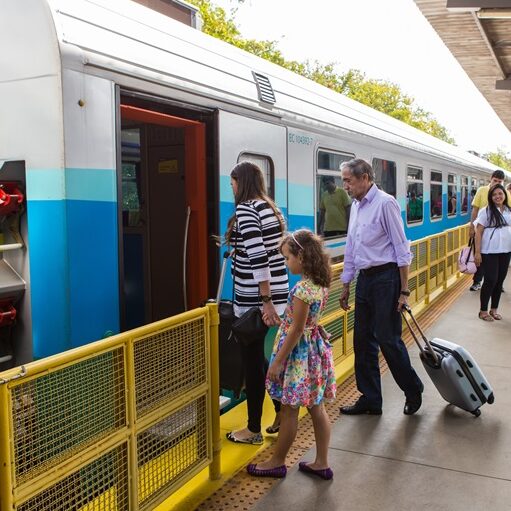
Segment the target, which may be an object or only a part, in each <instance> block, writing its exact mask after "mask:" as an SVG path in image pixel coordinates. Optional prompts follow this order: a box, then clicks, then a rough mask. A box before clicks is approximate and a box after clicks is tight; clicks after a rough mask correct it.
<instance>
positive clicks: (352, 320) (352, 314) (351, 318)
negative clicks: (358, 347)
mask: <svg viewBox="0 0 511 511" xmlns="http://www.w3.org/2000/svg"><path fill="white" fill-rule="evenodd" d="M354 325H355V311H354V310H350V311H348V332H349V331H350V330H353V326H354Z"/></svg>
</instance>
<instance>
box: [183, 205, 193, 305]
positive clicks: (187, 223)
mask: <svg viewBox="0 0 511 511" xmlns="http://www.w3.org/2000/svg"><path fill="white" fill-rule="evenodd" d="M191 214H192V208H190V206H188V207H187V208H186V221H185V235H184V240H183V302H184V310H187V302H188V296H187V293H186V270H187V258H188V230H189V227H190V215H191Z"/></svg>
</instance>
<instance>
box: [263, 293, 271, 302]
mask: <svg viewBox="0 0 511 511" xmlns="http://www.w3.org/2000/svg"><path fill="white" fill-rule="evenodd" d="M261 301H262V302H263V303H268V302H271V295H261Z"/></svg>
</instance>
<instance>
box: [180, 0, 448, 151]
mask: <svg viewBox="0 0 511 511" xmlns="http://www.w3.org/2000/svg"><path fill="white" fill-rule="evenodd" d="M189 1H190V3H192V4H194V5H195V6H196V7H198V8H199V10H200V13H201V16H202V19H203V27H202V30H203V31H204V32H205V33H206V34H209V35H212V36H213V37H216V38H218V39H221V40H223V41H225V42H228V43H230V44H233V45H234V46H237V47H238V48H241V49H242V50H245V51H248V52H250V53H253V54H254V55H257V56H258V57H262V58H264V59H266V60H269V61H271V62H273V63H274V64H278V65H279V66H282V67H284V68H286V69H289V70H290V71H293V72H294V73H297V74H299V75H301V76H304V77H305V78H309V79H310V80H313V81H315V82H317V83H319V84H321V85H324V86H325V87H328V88H329V89H332V90H334V91H336V92H339V93H340V94H344V95H345V96H348V97H349V98H351V99H354V100H356V101H358V102H360V103H363V104H364V105H367V106H369V107H371V108H374V109H375V110H378V111H380V112H383V113H385V114H387V115H390V116H391V117H394V118H396V119H399V120H400V121H403V122H405V123H407V124H409V125H411V126H413V127H415V128H417V129H419V130H422V131H425V132H426V133H429V134H430V135H433V136H434V137H437V138H439V139H441V140H444V141H445V142H448V143H450V144H455V141H454V139H453V138H452V137H451V136H450V135H449V133H448V131H447V129H446V128H445V127H444V126H442V125H441V124H440V123H439V122H438V121H437V120H436V119H435V118H434V117H433V116H432V115H431V113H430V112H427V111H425V110H423V109H422V108H420V107H417V106H416V105H415V99H414V98H413V97H411V96H408V95H407V94H404V93H403V91H402V90H401V89H400V87H399V85H397V84H395V83H392V82H389V81H385V80H375V79H368V78H366V76H365V74H364V73H362V72H360V71H359V70H357V69H350V70H348V71H346V72H345V73H338V72H337V71H336V70H335V64H334V63H329V64H321V63H319V62H317V61H313V62H310V61H306V62H297V61H294V60H287V59H285V58H284V56H283V55H282V52H281V51H280V50H279V49H278V47H277V42H276V41H257V40H255V39H245V38H243V36H242V35H241V33H240V31H239V30H238V27H237V26H236V23H235V22H234V19H233V15H234V14H235V12H236V11H235V10H233V11H232V12H231V14H230V15H228V14H227V13H226V12H225V11H224V9H222V8H220V7H217V6H215V5H214V4H212V3H211V2H210V0H189ZM242 1H243V0H240V2H242Z"/></svg>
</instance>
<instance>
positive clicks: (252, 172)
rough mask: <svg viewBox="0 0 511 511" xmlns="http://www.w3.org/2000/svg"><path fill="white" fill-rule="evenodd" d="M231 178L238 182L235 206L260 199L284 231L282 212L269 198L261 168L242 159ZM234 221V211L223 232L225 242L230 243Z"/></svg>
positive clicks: (233, 170)
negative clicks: (268, 207)
mask: <svg viewBox="0 0 511 511" xmlns="http://www.w3.org/2000/svg"><path fill="white" fill-rule="evenodd" d="M231 178H232V179H234V180H235V181H236V183H237V184H238V191H237V193H236V195H235V196H234V203H235V204H236V206H237V205H238V204H241V203H242V202H247V201H251V200H257V199H259V200H262V201H264V202H266V203H267V204H268V206H270V208H271V209H272V210H273V212H274V213H275V216H276V217H277V219H278V221H279V223H280V231H281V232H284V230H285V224H284V218H283V217H282V213H281V212H280V211H279V209H278V208H277V206H276V205H275V203H274V202H273V201H272V200H271V199H270V197H269V196H268V194H267V192H266V186H265V184H264V177H263V173H262V172H261V169H260V168H259V167H258V166H257V165H255V164H254V163H251V162H249V161H242V162H241V163H238V165H236V166H235V167H234V168H233V169H232V171H231ZM235 221H236V213H234V215H232V216H231V218H230V219H229V222H228V224H227V231H226V233H225V242H226V243H230V241H231V237H232V231H233V229H234V223H235Z"/></svg>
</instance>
